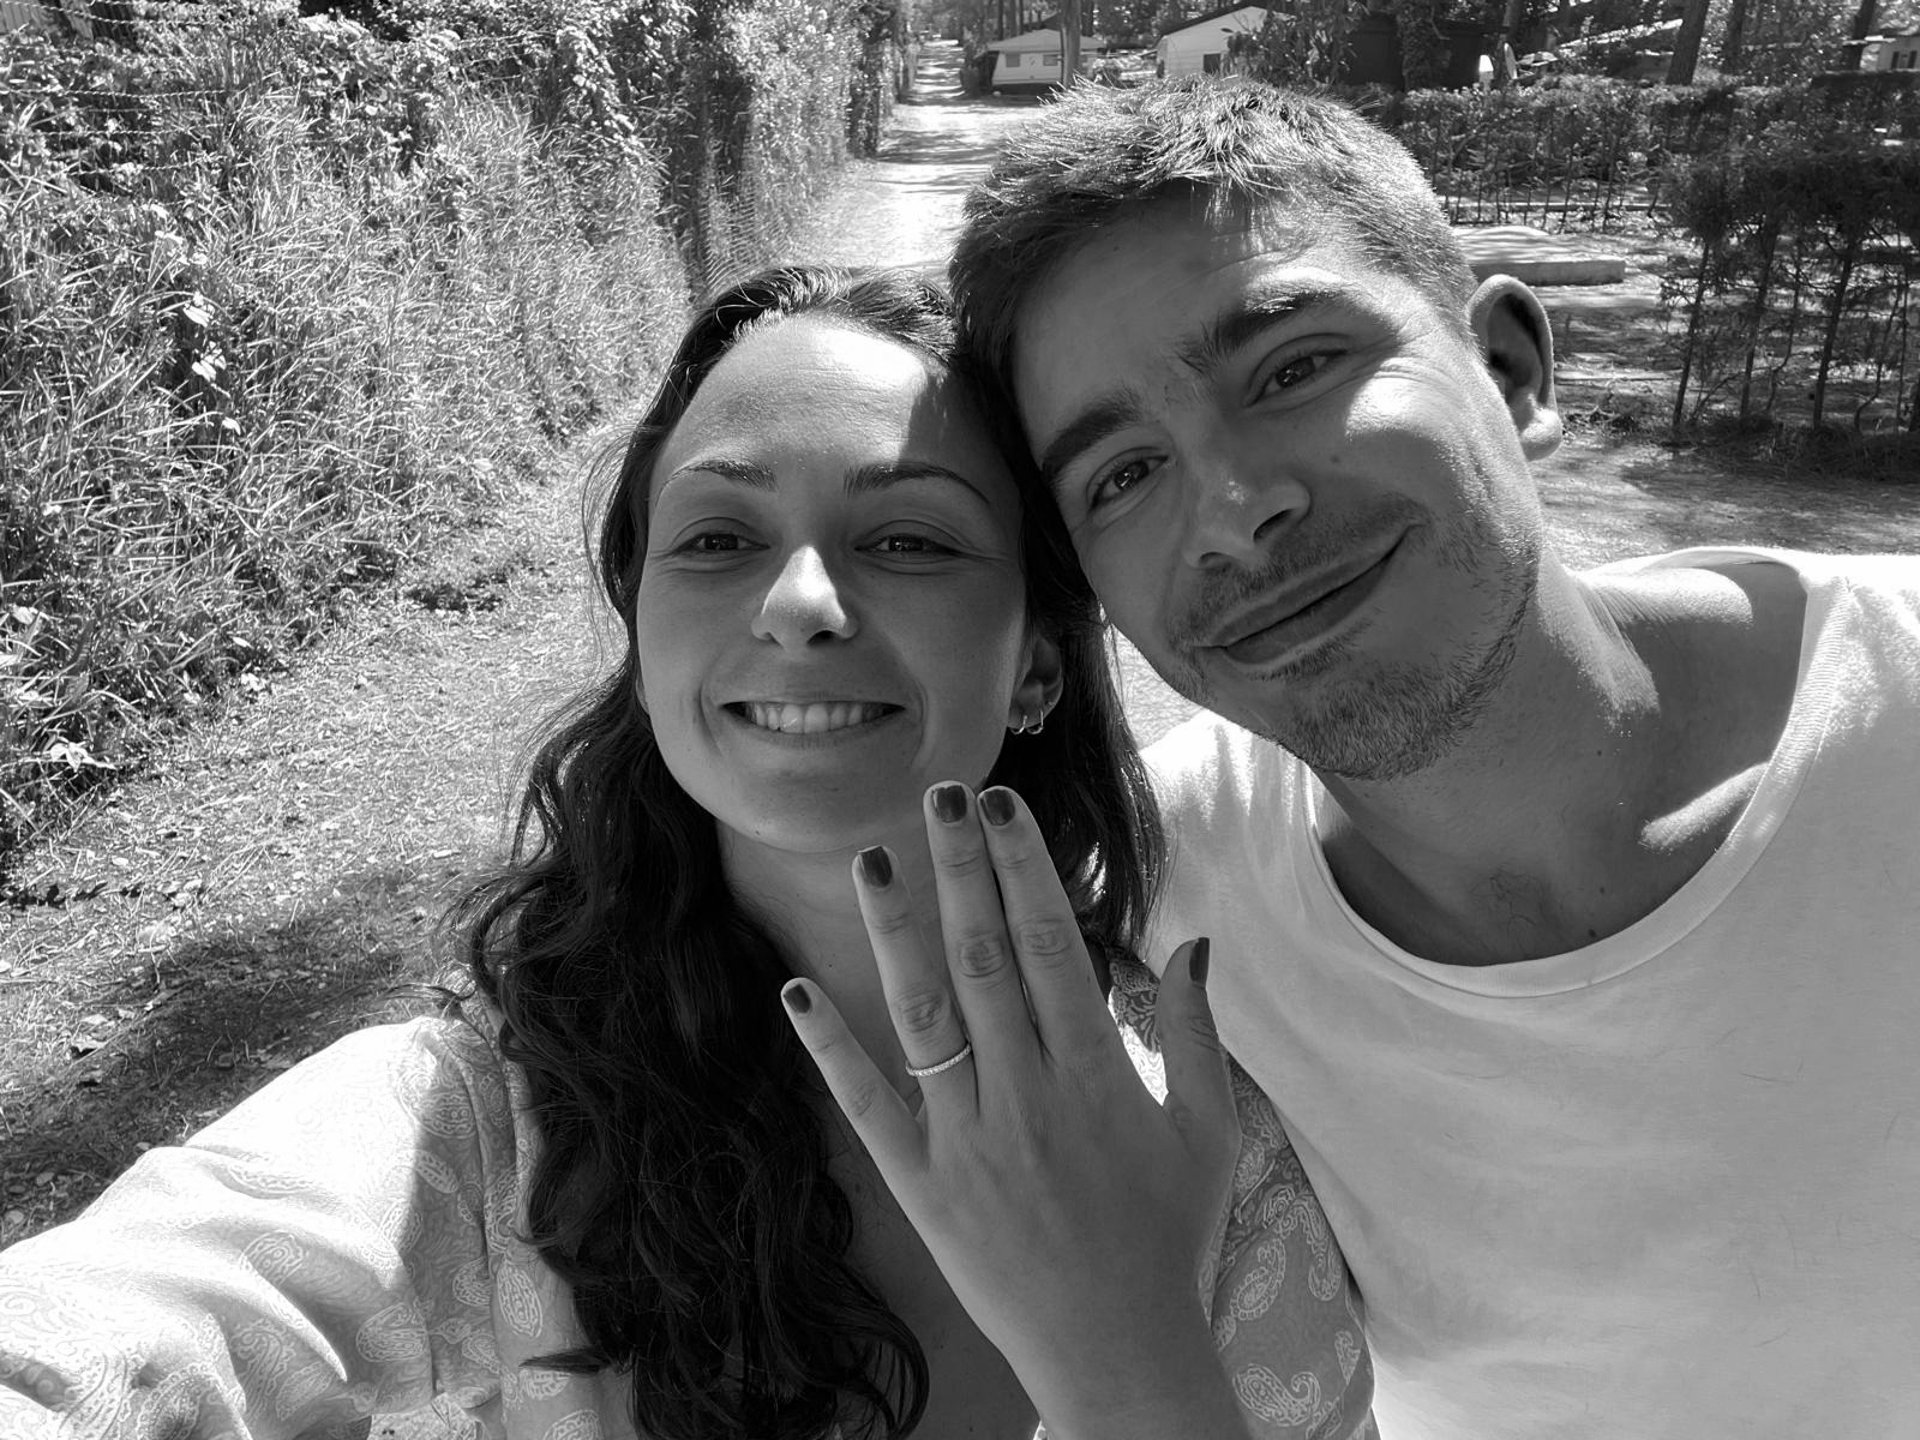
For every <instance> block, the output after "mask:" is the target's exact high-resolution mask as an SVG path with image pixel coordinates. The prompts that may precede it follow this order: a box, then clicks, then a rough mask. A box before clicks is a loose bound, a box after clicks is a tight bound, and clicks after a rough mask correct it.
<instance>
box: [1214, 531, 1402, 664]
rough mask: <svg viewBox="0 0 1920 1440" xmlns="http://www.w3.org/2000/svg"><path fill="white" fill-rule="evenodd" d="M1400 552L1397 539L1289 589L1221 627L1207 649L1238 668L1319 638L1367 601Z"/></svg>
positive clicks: (1270, 659)
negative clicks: (1377, 551)
mask: <svg viewBox="0 0 1920 1440" xmlns="http://www.w3.org/2000/svg"><path fill="white" fill-rule="evenodd" d="M1399 549H1400V541H1399V540H1398V539H1397V538H1396V539H1395V540H1394V542H1393V544H1392V545H1390V546H1388V547H1387V549H1386V551H1385V552H1384V553H1382V554H1380V555H1377V556H1374V557H1372V558H1368V557H1364V556H1363V557H1361V558H1359V559H1356V560H1353V561H1350V562H1349V563H1347V564H1346V565H1343V566H1341V567H1339V568H1338V569H1335V570H1331V571H1328V572H1327V573H1325V574H1323V575H1319V576H1316V577H1314V579H1313V580H1311V581H1309V582H1307V583H1304V584H1299V585H1293V586H1289V587H1288V588H1287V589H1286V590H1284V591H1282V592H1281V593H1280V594H1278V595H1275V596H1272V597H1269V598H1268V599H1266V600H1263V601H1261V602H1260V603H1259V604H1257V605H1255V606H1253V607H1252V608H1250V609H1247V610H1243V611H1241V612H1240V613H1239V614H1238V615H1236V616H1234V617H1233V618H1232V619H1231V620H1229V621H1227V622H1225V623H1223V624H1221V625H1219V626H1218V627H1216V628H1215V630H1214V632H1213V635H1212V636H1211V637H1210V639H1209V641H1208V645H1207V648H1209V649H1213V650H1218V651H1220V652H1221V653H1223V654H1224V655H1225V656H1226V657H1227V658H1228V659H1229V660H1232V661H1233V662H1235V663H1236V664H1240V665H1266V664H1271V663H1272V662H1273V661H1275V660H1278V659H1280V658H1281V657H1282V656H1284V655H1286V654H1287V652H1288V651H1290V650H1294V649H1297V648H1299V647H1300V646H1302V645H1305V644H1308V643H1310V642H1312V641H1314V640H1318V639H1319V638H1320V637H1322V636H1323V635H1325V634H1326V633H1327V632H1329V631H1331V630H1332V629H1334V627H1336V626H1337V625H1339V624H1340V623H1341V622H1342V621H1344V620H1345V619H1347V617H1348V616H1350V615H1352V614H1353V613H1354V612H1355V611H1356V610H1358V609H1359V608H1360V607H1361V606H1362V605H1363V604H1365V603H1366V601H1367V599H1368V598H1369V597H1370V596H1371V595H1372V594H1373V592H1374V591H1375V589H1377V588H1378V587H1379V584H1380V579H1381V577H1382V576H1383V575H1384V574H1385V573H1386V569H1387V564H1388V562H1389V561H1391V560H1392V559H1393V557H1394V555H1395V554H1397V553H1398V552H1399Z"/></svg>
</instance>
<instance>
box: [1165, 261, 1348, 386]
mask: <svg viewBox="0 0 1920 1440" xmlns="http://www.w3.org/2000/svg"><path fill="white" fill-rule="evenodd" d="M1352 299H1353V297H1352V295H1351V293H1350V292H1349V291H1347V290H1346V289H1345V288H1344V287H1342V286H1337V285H1324V284H1313V283H1307V284H1281V285H1274V286H1271V287H1269V288H1266V289H1261V290H1255V291H1254V292H1252V293H1251V294H1249V295H1246V296H1243V297H1241V299H1240V301H1239V303H1237V304H1235V305H1232V306H1230V307H1228V308H1227V309H1224V310H1222V311H1220V312H1219V313H1218V314H1217V315H1215V316H1214V317H1213V318H1212V319H1210V320H1209V321H1207V323H1206V324H1205V325H1203V326H1202V327H1201V328H1200V333H1199V334H1198V335H1196V336H1194V337H1193V338H1192V339H1190V340H1183V341H1181V342H1180V343H1179V344H1178V345H1176V346H1175V347H1174V351H1173V354H1174V358H1175V359H1177V360H1178V361H1179V362H1180V363H1181V364H1182V365H1184V366H1186V367H1187V369H1189V370H1191V371H1193V372H1194V373H1195V374H1197V375H1205V374H1207V373H1208V372H1210V371H1211V370H1212V369H1213V368H1214V367H1215V366H1217V365H1218V364H1220V362H1221V361H1223V360H1225V359H1226V358H1227V357H1228V356H1230V355H1232V354H1233V352H1234V351H1236V350H1238V349H1239V348H1240V347H1241V346H1242V345H1244V344H1246V343H1247V342H1248V341H1249V340H1253V339H1256V338H1257V337H1258V336H1260V335H1261V334H1263V333H1264V332H1266V331H1267V330H1270V329H1272V328H1273V327H1274V326H1275V325H1278V324H1280V323H1281V322H1282V321H1285V320H1291V319H1293V318H1294V317H1296V316H1298V315H1304V314H1307V313H1309V312H1311V311H1314V310H1322V309H1326V308H1329V307H1332V306H1336V305H1345V304H1350V303H1352Z"/></svg>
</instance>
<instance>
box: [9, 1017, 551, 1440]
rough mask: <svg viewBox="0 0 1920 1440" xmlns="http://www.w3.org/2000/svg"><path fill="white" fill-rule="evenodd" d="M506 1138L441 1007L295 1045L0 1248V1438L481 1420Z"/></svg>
mask: <svg viewBox="0 0 1920 1440" xmlns="http://www.w3.org/2000/svg"><path fill="white" fill-rule="evenodd" d="M512 1144H513V1135H512V1124H511V1119H510V1111H509V1107H508V1104H507V1101H506V1098H505V1092H504V1086H503V1084H502V1080H501V1076H500V1071H499V1067H498V1066H497V1064H496V1063H494V1062H493V1061H492V1055H491V1050H490V1049H489V1047H488V1046H487V1045H486V1043H485V1041H484V1040H483V1039H482V1038H481V1037H479V1036H478V1035H476V1034H474V1033H473V1032H472V1031H471V1030H468V1029H466V1028H465V1027H464V1026H461V1025H459V1024H458V1023H457V1022H453V1021H434V1020H417V1021H414V1022H411V1023H409V1024H406V1025H388V1026H379V1027H375V1028H373V1029H369V1030H364V1031H360V1032H358V1033H356V1034H353V1035H349V1036H348V1037H346V1038H345V1039H343V1040H341V1041H339V1042H338V1043H337V1044H334V1045H332V1046H330V1047H328V1048H327V1049H325V1050H323V1051H321V1052H320V1053H319V1054H317V1055H315V1056H313V1057H311V1058H310V1059H308V1060H305V1061H303V1062H302V1063H301V1064H299V1065H297V1066H295V1067H294V1068H293V1069H292V1070H290V1071H288V1072H287V1073H286V1074H285V1075H283V1076H281V1077H279V1078H278V1079H276V1080H274V1081H273V1082H272V1083H271V1084H269V1085H267V1086H266V1087H264V1088H263V1089H261V1090H260V1091H258V1092H257V1093H256V1094H254V1095H253V1096H252V1097H250V1098H249V1099H247V1100H246V1101H244V1102H242V1103H241V1104H240V1105H239V1106H237V1107H236V1108H235V1109H234V1110H232V1111H231V1112H230V1113H229V1114H227V1115H226V1116H224V1117H223V1118H222V1119H220V1120H218V1121H216V1122H215V1123H213V1124H212V1125H209V1126H208V1127H207V1128H206V1129H204V1130H202V1131H200V1132H199V1133H198V1134H197V1135H195V1136H193V1138H192V1139H190V1140H188V1141H187V1142H186V1143H185V1144H183V1145H178V1146H168V1147H165V1148H162V1149H155V1150H152V1151H149V1152H148V1153H147V1154H145V1155H144V1156H142V1157H141V1158H140V1160H139V1161H138V1162H137V1163H136V1164H135V1165H134V1166H133V1167H132V1168H131V1169H129V1170H128V1171H127V1173H126V1174H125V1175H123V1176H122V1177H121V1178H120V1179H119V1180H117V1181H115V1182H114V1184H113V1185H112V1186H111V1187H109V1188H108V1190H107V1191H106V1193H105V1194H103V1195H102V1196H101V1197H100V1198H99V1199H98V1200H97V1201H95V1202H94V1204H93V1205H92V1206H91V1207H90V1208H89V1209H88V1210H87V1211H86V1212H85V1213H84V1214H83V1215H81V1216H80V1217H79V1218H77V1219H75V1220H73V1221H71V1222H70V1223H68V1224H66V1225H63V1226H60V1227H57V1228H56V1229H53V1230H50V1231H47V1232H46V1233H44V1234H42V1235H38V1236H35V1237H33V1238H32V1239H29V1240H25V1241H22V1242H20V1243H19V1244H17V1245H15V1246H13V1247H12V1248H10V1249H8V1250H6V1251H4V1252H0V1435H4V1436H6V1437H9V1440H11V1437H14V1436H23V1437H24V1436H37V1435H41V1434H45V1435H48V1436H52V1435H55V1434H57V1435H59V1436H60V1437H61V1440H93V1437H103V1440H104V1437H114V1440H120V1437H128V1440H202V1437H205V1440H215V1437H229V1436H231V1437H259V1440H265V1437H274V1436H326V1435H331V1434H336V1433H340V1434H345V1433H364V1427H365V1422H366V1417H368V1416H369V1415H372V1414H373V1413H375V1412H376V1411H378V1412H381V1413H387V1412H401V1411H410V1410H415V1409H418V1408H420V1407H422V1406H425V1405H429V1404H432V1403H435V1402H436V1401H440V1400H442V1399H444V1400H445V1401H447V1402H450V1403H452V1404H454V1405H457V1406H458V1408H459V1409H461V1410H464V1411H466V1412H468V1414H469V1415H470V1416H472V1417H473V1418H474V1419H475V1420H478V1421H479V1422H480V1429H481V1431H482V1433H486V1432H487V1431H489V1430H491V1429H493V1428H494V1427H493V1426H490V1425H489V1424H487V1423H486V1422H487V1419H488V1417H489V1415H490V1414H491V1415H492V1416H495V1417H497V1414H498V1410H499V1406H498V1379H497V1372H498V1363H497V1356H496V1355H495V1353H494V1345H493V1323H492V1305H493V1295H492V1287H491V1284H490V1281H489V1274H488V1264H489V1249H490V1246H489V1241H490V1238H491V1235H490V1232H492V1231H494V1230H497V1228H498V1227H499V1224H500V1217H501V1214H502V1209H501V1204H500V1200H501V1197H500V1195H499V1193H498V1192H499V1191H500V1189H501V1184H502V1177H503V1176H504V1184H505V1191H506V1195H507V1197H508V1198H507V1200H506V1209H505V1212H504V1213H505V1214H506V1215H507V1216H508V1217H510V1216H511V1199H510V1197H511V1194H512V1181H513V1159H512V1155H511V1147H512ZM502 1146H505V1147H506V1150H507V1153H504V1154H502V1153H500V1147H502Z"/></svg>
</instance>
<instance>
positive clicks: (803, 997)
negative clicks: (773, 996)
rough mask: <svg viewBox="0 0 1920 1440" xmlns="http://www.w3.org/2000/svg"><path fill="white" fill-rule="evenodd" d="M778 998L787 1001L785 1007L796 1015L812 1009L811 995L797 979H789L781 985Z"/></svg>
mask: <svg viewBox="0 0 1920 1440" xmlns="http://www.w3.org/2000/svg"><path fill="white" fill-rule="evenodd" d="M780 998H781V999H782V1000H784V1001H786V1002H787V1009H789V1010H791V1011H792V1012H793V1013H794V1014H796V1015H805V1014H806V1013H807V1012H808V1011H810V1010H812V1009H813V997H812V996H811V995H809V994H807V987H806V986H804V985H802V984H801V983H800V982H799V981H798V980H789V981H788V982H787V983H786V985H785V986H784V987H782V989H781V991H780Z"/></svg>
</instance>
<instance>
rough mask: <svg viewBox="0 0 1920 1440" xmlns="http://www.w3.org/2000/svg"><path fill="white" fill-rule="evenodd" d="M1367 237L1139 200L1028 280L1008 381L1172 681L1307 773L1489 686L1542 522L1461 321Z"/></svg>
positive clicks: (1118, 613)
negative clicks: (1217, 224) (1345, 240)
mask: <svg viewBox="0 0 1920 1440" xmlns="http://www.w3.org/2000/svg"><path fill="white" fill-rule="evenodd" d="M1356 253H1357V252H1356V248H1355V247H1353V246H1349V245H1344V244H1340V243H1336V242H1330V241H1326V240H1322V239H1318V238H1315V237H1313V236H1308V235H1303V234H1302V233H1301V232H1300V231H1299V230H1297V229H1291V228H1288V227H1286V226H1285V225H1284V224H1276V223H1274V222H1273V221H1271V220H1268V221H1264V222H1256V224H1255V225H1254V227H1253V228H1252V229H1251V230H1248V231H1234V232H1231V233H1221V232H1220V231H1218V230H1216V229H1215V228H1213V227H1211V226H1209V225H1208V224H1206V223H1204V222H1203V221H1201V220H1199V219H1197V218H1194V217H1191V216H1189V215H1188V214H1187V213H1186V212H1185V211H1183V210H1176V209H1172V208H1168V209H1162V210H1158V211H1152V212H1149V213H1148V214H1146V215H1145V216H1142V217H1140V218H1137V219H1133V220H1129V221H1126V222H1124V223H1122V224H1119V225H1116V226H1114V227H1112V228H1111V229H1108V230H1103V231H1101V232H1099V233H1098V234H1097V235H1096V236H1095V237H1094V238H1093V239H1091V240H1090V241H1088V242H1087V243H1086V244H1085V245H1083V246H1082V247H1081V248H1080V249H1079V250H1077V251H1075V252H1073V253H1072V254H1070V255H1069V256H1068V257H1067V259H1066V260H1065V261H1064V262H1063V263H1062V264H1061V265H1060V266H1059V268H1058V270H1057V271H1056V272H1055V273H1054V274H1052V275H1050V276H1049V277H1048V278H1047V280H1046V281H1045V282H1044V283H1043V284H1042V285H1041V286H1040V288H1039V290H1038V292H1037V294H1036V296H1035V300H1034V303H1033V304H1032V305H1031V307H1030V308H1029V309H1028V310H1027V311H1026V312H1025V313H1024V314H1023V315H1022V317H1021V321H1020V327H1019V332H1018V335H1017V338H1016V345H1015V354H1014V378H1015V386H1016V390H1017V395H1018V400H1019V405H1020V411H1021V415H1022V418H1023V420H1024V423H1025V426H1026V432H1027V439H1028V441H1029V443H1030V444H1031V445H1032V446H1033V450H1034V454H1035V455H1036V456H1038V457H1039V458H1040V461H1041V465H1042V468H1043V469H1044V470H1045V472H1046V474H1047V476H1048V479H1049V481H1050V483H1051V486H1052V489H1053V493H1054V494H1055V496H1056V497H1057V498H1058V500H1059V504H1060V508H1061V511H1062V512H1063V514H1064V516H1065V519H1066V523H1067V526H1068V528H1069V529H1070V530H1071V531H1072V534H1073V538H1074V544H1075V548H1076V549H1077V550H1078V551H1079V554H1080V559H1081V563H1082V564H1083V565H1084V566H1085V567H1086V570H1087V573H1088V576H1089V577H1090V578H1091V579H1092V581H1093V585H1094V588H1095V589H1096V590H1097V591H1098V592H1099V595H1100V599H1101V601H1102V602H1103V603H1104V605H1105V606H1106V610H1107V614H1108V616H1109V617H1110V618H1111V619H1112V620H1113V622H1114V623H1115V624H1116V625H1117V626H1119V628H1120V630H1121V631H1122V632H1123V633H1124V634H1125V635H1126V636H1127V638H1128V639H1129V640H1131V641H1132V642H1133V643H1134V644H1135V645H1136V646H1137V647H1138V648H1139V649H1140V651H1141V653H1142V654H1144V655H1145V656H1146V658H1147V659H1148V661H1149V662H1150V663H1151V664H1152V665H1153V666H1154V668H1155V669H1156V670H1158V671H1159V672H1160V674H1161V676H1162V677H1163V678H1164V679H1166V681H1167V682H1168V683H1169V684H1170V685H1172V686H1173V687H1174V688H1175V689H1177V690H1179V691H1180V692H1181V693H1182V694H1184V695H1186V696H1187V697H1189V698H1190V699H1192V700H1194V701H1196V702H1198V703H1200V704H1202V705H1205V706H1207V707H1208V708H1210V709H1212V710H1214V711H1216V712H1218V713H1219V714H1221V715H1224V716H1226V717H1227V718H1228V719H1230V720H1233V721H1235V722H1237V723H1239V724H1241V725H1244V726H1246V727H1248V728H1249V729H1252V730H1254V731H1256V732H1258V733H1260V734H1263V735H1266V736H1268V737H1269V738H1271V739H1274V740H1276V741H1278V742H1279V743H1280V744H1282V745H1284V746H1285V747H1286V748H1288V749H1289V750H1291V751H1293V752H1294V753H1295V754H1297V755H1299V756H1300V757H1301V758H1302V759H1304V760H1305V761H1307V763H1309V764H1310V765H1312V766H1314V767H1315V768H1316V769H1317V770H1320V771H1322V772H1323V773H1328V774H1336V775H1343V776H1347V777H1349V778H1353V779H1387V778H1393V777H1394V776H1397V775H1403V774H1407V773H1411V772H1412V771H1414V770H1418V769H1421V768H1424V766H1426V765H1427V764H1429V763H1431V762H1432V761H1433V760H1434V759H1436V758H1438V757H1439V756H1440V755H1441V754H1444V753H1445V752H1446V750H1447V749H1449V748H1450V747H1451V745H1452V744H1453V742H1454V741H1455V740H1456V739H1457V738H1458V737H1459V736H1460V734H1462V733H1463V732H1464V731H1465V729H1466V728H1467V726H1468V725H1470V724H1471V723H1472V720H1473V718H1474V717H1475V716H1476V715H1477V714H1478V713H1479V711H1480V709H1481V708H1482V707H1483V706H1484V704H1485V702H1486V700H1487V698H1488V697H1489V696H1490V695H1491V694H1492V693H1493V691H1494V690H1495V689H1496V688H1497V686H1498V683H1499V681H1500V679H1501V677H1502V675H1503V674H1504V673H1505V670H1506V666H1507V664H1508V662H1509V660H1510V659H1511V657H1512V654H1513V650H1514V645H1515V640H1516V637H1517V635H1518V633H1519V627H1520V623H1521V620H1522V618H1523V616H1524V615H1525V613H1526V610H1527V606H1528V602H1529V599H1530V597H1531V594H1532V590H1533V585H1534V580H1535V576H1536V573H1537V567H1538V562H1539V549H1540V516H1539V506H1538V500H1537V496H1536V495H1535V493H1534V489H1533V484H1532V480H1531V477H1530V476H1529V474H1528V470H1527V458H1526V455H1525V454H1524V452H1523V450H1522V445H1521V440H1520V436H1519V433H1518V431H1517V429H1516V424H1515V415H1514V413H1512V412H1511V410H1510V404H1509V401H1508V399H1507V398H1506V396H1505V395H1503V393H1502V389H1501V387H1500V385H1498V384H1496V383H1495V381H1494V378H1493V375H1492V373H1491V372H1490V370H1489V368H1488V366H1487V364H1486V362H1485V361H1484V360H1483V359H1482V357H1481V354H1480V352H1479V349H1478V348H1477V346H1476V344H1475V343H1474V340H1473V339H1472V338H1471V337H1470V336H1469V334H1468V333H1466V325H1465V322H1464V321H1458V322H1454V323H1449V322H1448V321H1447V320H1446V319H1444V318H1443V317H1442V315H1441V314H1440V312H1439V311H1438V310H1437V308H1436V307H1435V305H1434V304H1433V303H1432V302H1430V301H1429V300H1428V299H1427V298H1426V297H1425V296H1424V295H1423V294H1422V293H1421V292H1420V291H1419V290H1417V289H1416V288H1415V287H1414V286H1413V285H1411V284H1410V283H1408V282H1406V281H1404V280H1401V279H1399V278H1398V277H1395V276H1392V275H1389V274H1387V273H1385V272H1383V271H1380V270H1378V269H1375V268H1372V267H1369V266H1367V265H1365V264H1363V263H1362V262H1360V261H1359V260H1358V259H1356V258H1355V255H1356ZM1476 314H1478V308H1477V307H1476ZM1475 323H1476V324H1478V323H1481V321H1480V320H1479V319H1476V322H1475ZM1500 328H1501V333H1502V336H1503V338H1504V339H1505V340H1507V341H1508V342H1511V339H1512V334H1513V333H1514V332H1515V331H1516V330H1520V329H1524V327H1523V326H1519V325H1516V324H1513V323H1508V324H1504V325H1502V326H1501V327H1500ZM1534 358H1535V359H1536V360H1541V361H1542V363H1546V364H1550V361H1544V360H1543V359H1542V357H1540V356H1539V355H1538V354H1537V351H1536V353H1535V355H1534Z"/></svg>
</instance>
